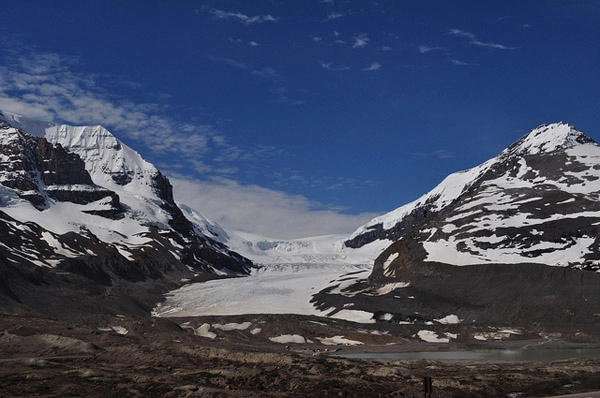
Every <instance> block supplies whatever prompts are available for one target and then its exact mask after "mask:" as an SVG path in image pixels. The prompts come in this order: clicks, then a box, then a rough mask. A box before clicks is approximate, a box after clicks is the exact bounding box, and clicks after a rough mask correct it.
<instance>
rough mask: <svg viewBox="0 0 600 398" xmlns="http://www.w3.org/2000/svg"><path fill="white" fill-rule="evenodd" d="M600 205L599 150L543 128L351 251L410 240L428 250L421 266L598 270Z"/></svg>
mask: <svg viewBox="0 0 600 398" xmlns="http://www.w3.org/2000/svg"><path fill="white" fill-rule="evenodd" d="M599 199H600V147H599V146H598V145H597V144H596V143H595V142H594V141H593V140H592V139H591V138H589V137H587V136H586V135H585V134H583V133H582V132H580V131H577V130H576V129H575V128H574V127H572V126H569V125H566V124H562V123H557V124H551V125H544V126H540V127H538V128H536V129H534V130H533V131H531V132H530V133H529V134H527V135H526V136H524V137H523V138H521V139H520V140H519V141H517V142H516V143H514V144H513V145H511V146H510V147H508V148H507V149H506V150H504V151H503V152H502V153H500V154H499V155H498V156H497V157H495V158H493V159H491V160H488V161H487V162H485V163H483V164H481V165H479V166H477V167H474V168H472V169H469V170H466V171H463V172H459V173H455V174H451V175H450V176H448V177H447V178H446V179H445V180H444V181H442V183H440V184H439V185H438V186H437V187H436V188H434V189H433V190H432V191H431V192H429V193H427V194H426V195H424V196H422V197H421V198H419V199H418V200H416V201H414V202H412V203H410V204H407V205H405V206H403V207H400V208H399V209H396V210H394V211H393V212H391V213H388V214H386V215H383V216H381V217H378V218H376V219H374V220H372V221H371V222H369V223H368V224H367V225H365V226H363V227H361V228H360V229H359V230H357V231H356V232H355V233H354V234H353V236H352V237H351V238H350V239H349V240H348V241H347V242H346V244H347V245H349V246H351V247H353V246H357V245H359V244H360V243H361V242H368V241H370V240H373V239H380V238H381V237H382V236H383V237H386V238H391V239H392V240H394V241H399V240H405V239H404V238H405V237H406V236H411V238H412V241H415V242H419V245H420V246H422V248H423V250H425V253H424V254H425V257H424V258H423V259H422V260H423V261H432V262H442V263H447V264H453V265H468V264H481V263H506V264H518V263H539V264H546V265H556V266H573V267H579V268H594V269H598V265H599V264H600V261H599V260H600V252H599V250H598V244H599V243H600V240H599V241H597V239H598V236H597V235H598V228H597V224H598V222H600V200H599ZM387 253H388V254H389V255H392V256H395V258H397V260H396V261H394V259H392V258H390V257H389V255H388V257H387V258H385V259H383V263H385V264H386V267H385V272H384V274H386V275H388V276H392V275H393V273H394V272H393V269H394V264H398V263H399V262H400V261H402V258H401V256H400V255H399V254H398V253H396V252H392V253H389V251H388V252H387ZM394 253H395V254H394ZM386 255H387V254H386ZM405 265H406V264H405Z"/></svg>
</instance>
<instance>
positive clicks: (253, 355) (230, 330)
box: [0, 315, 600, 397]
mask: <svg viewBox="0 0 600 398" xmlns="http://www.w3.org/2000/svg"><path fill="white" fill-rule="evenodd" d="M453 327H455V328H465V327H466V326H460V325H453ZM469 327H470V328H474V326H469ZM418 330H419V327H417V326H415V325H397V324H396V325H393V324H381V323H378V324H369V325H363V324H356V323H353V322H347V321H343V320H335V319H325V318H319V317H314V316H300V315H244V316H211V317H209V316H206V317H190V318H150V317H145V318H128V317H124V316H116V317H103V316H93V317H90V318H87V319H79V320H77V321H71V322H65V321H57V320H51V319H45V318H41V317H37V316H24V315H21V316H17V315H2V316H0V352H1V353H2V354H1V357H0V396H2V397H13V396H87V397H107V396H132V397H135V396H140V397H142V396H143V397H169V396H172V397H185V396H188V397H192V396H198V397H200V396H202V397H206V396H211V397H372V396H373V397H378V396H390V397H394V396H395V397H421V396H422V392H421V389H422V380H423V377H424V376H429V377H432V378H433V394H432V395H431V396H432V397H470V396H471V397H508V396H513V397H517V396H518V397H529V396H550V395H558V394H566V393H571V392H581V391H590V390H594V389H600V374H599V373H598V369H600V359H570V360H563V361H555V362H545V363H537V362H528V363H522V362H497V363H490V362H477V361H429V360H359V359H345V358H340V357H335V356H333V355H332V354H340V353H351V352H369V351H371V352H372V351H379V352H386V351H388V352H389V351H395V352H398V351H423V350H456V349H473V348H478V349H481V348H503V347H504V348H508V347H522V346H524V345H535V344H539V343H544V345H546V346H547V347H548V348H550V347H554V348H556V347H565V346H571V347H573V346H577V347H579V346H585V347H589V346H592V345H590V344H585V345H583V344H581V343H577V342H573V341H567V339H565V340H563V339H561V338H558V337H557V336H555V338H553V339H548V338H545V339H544V338H540V336H539V335H537V334H534V333H531V334H528V333H525V332H524V333H522V334H521V335H510V336H509V337H507V338H506V339H504V340H498V341H486V342H483V341H482V342H480V343H474V342H468V341H452V342H450V343H448V344H446V343H441V344H435V343H427V342H425V341H423V340H422V339H420V338H416V337H415V336H416V334H417V333H418ZM457 331H458V330H457ZM472 332H476V331H474V330H472ZM462 334H465V335H466V334H468V333H467V332H466V331H464V330H463V331H462ZM546 337H547V336H546ZM359 340H360V342H361V343H362V344H360V345H359V344H357V342H358V341H359ZM596 346H597V345H596Z"/></svg>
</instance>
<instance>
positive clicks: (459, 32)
mask: <svg viewBox="0 0 600 398" xmlns="http://www.w3.org/2000/svg"><path fill="white" fill-rule="evenodd" d="M448 33H449V34H451V35H453V36H458V37H466V38H467V39H471V40H475V39H476V38H477V36H476V35H475V34H474V33H471V32H465V31H464V30H460V29H450V30H448Z"/></svg>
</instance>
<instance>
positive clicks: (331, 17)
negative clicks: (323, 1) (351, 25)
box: [323, 12, 344, 22]
mask: <svg viewBox="0 0 600 398" xmlns="http://www.w3.org/2000/svg"><path fill="white" fill-rule="evenodd" d="M343 16H344V14H342V13H340V12H332V13H330V14H329V15H327V18H325V20H324V21H323V22H329V21H334V20H336V19H340V18H342V17H343Z"/></svg>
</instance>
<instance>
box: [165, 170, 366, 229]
mask: <svg viewBox="0 0 600 398" xmlns="http://www.w3.org/2000/svg"><path fill="white" fill-rule="evenodd" d="M169 178H170V180H171V183H172V184H173V187H174V195H175V200H176V201H178V202H181V203H185V204H187V205H188V206H190V207H192V208H194V209H196V210H197V211H199V212H200V213H201V214H203V215H204V216H206V217H207V218H208V219H210V220H211V221H214V222H217V223H218V224H220V225H221V226H223V227H225V228H229V229H234V230H238V231H244V232H252V233H256V234H259V235H263V236H266V237H272V238H280V239H292V238H302V237H309V236H318V235H328V234H337V233H342V234H343V233H347V234H350V233H352V232H353V231H354V230H355V229H356V228H358V227H359V226H361V225H363V224H365V223H366V222H368V221H370V220H371V219H372V218H374V217H375V216H377V214H373V213H364V214H359V215H347V214H341V213H340V212H339V211H337V210H336V209H323V206H322V205H321V204H319V203H315V202H311V201H310V200H308V199H307V198H306V197H304V196H301V195H290V194H287V193H285V192H282V191H276V190H272V189H268V188H264V187H260V186H257V185H241V184H239V183H237V182H235V181H232V180H226V179H221V180H214V181H198V180H189V179H181V178H173V177H169Z"/></svg>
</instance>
